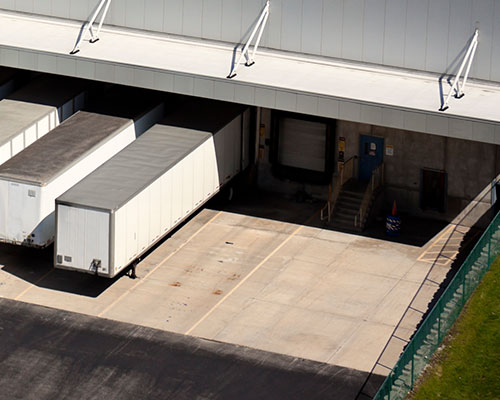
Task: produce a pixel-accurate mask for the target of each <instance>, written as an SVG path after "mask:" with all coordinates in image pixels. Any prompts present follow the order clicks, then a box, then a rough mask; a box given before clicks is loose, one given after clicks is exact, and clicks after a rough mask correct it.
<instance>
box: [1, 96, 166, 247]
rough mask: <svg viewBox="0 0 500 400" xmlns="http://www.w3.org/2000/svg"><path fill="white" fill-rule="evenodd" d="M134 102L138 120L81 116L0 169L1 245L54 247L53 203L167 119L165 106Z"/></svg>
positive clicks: (135, 116)
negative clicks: (144, 133) (6, 243)
mask: <svg viewBox="0 0 500 400" xmlns="http://www.w3.org/2000/svg"><path fill="white" fill-rule="evenodd" d="M133 101H134V102H136V103H138V104H137V107H136V108H137V109H136V110H135V114H132V115H130V117H134V119H131V118H130V117H129V118H123V117H116V116H113V115H109V114H99V113H94V112H87V111H80V112H78V113H76V114H75V115H74V116H72V117H71V118H69V119H68V120H67V121H65V122H64V123H62V124H61V125H59V126H58V127H57V128H55V129H54V130H52V131H51V132H50V133H48V134H47V135H45V136H44V137H43V138H41V139H39V140H38V141H37V142H35V143H34V144H32V145H31V146H29V147H28V148H26V149H25V150H24V151H22V152H21V153H19V154H17V155H16V156H14V157H13V158H11V159H10V160H9V161H7V162H6V163H4V164H3V165H2V166H0V241H2V242H8V243H12V244H18V245H24V246H30V247H39V248H43V247H46V246H48V245H49V244H51V243H52V242H53V240H54V233H55V226H54V208H55V199H56V198H57V197H58V196H60V195H61V194H62V193H64V192H65V191H66V190H68V189H69V188H70V187H71V186H73V185H74V184H75V183H77V182H78V181H80V180H81V179H83V178H84V177H85V176H87V175H88V174H89V173H91V172H92V171H94V170H95V169H96V168H97V167H99V166H100V165H102V164H103V163H104V162H105V161H107V160H108V159H109V158H111V157H112V156H114V155H115V154H116V153H118V152H119V151H120V150H122V149H123V148H124V147H126V146H127V145H128V144H130V143H131V142H133V141H134V140H135V139H136V137H137V135H140V134H141V133H143V132H144V131H145V130H147V129H149V128H150V127H151V126H152V125H154V123H156V122H157V121H158V120H160V119H161V118H162V117H163V113H164V105H163V103H160V104H158V103H157V104H155V105H154V106H152V107H151V106H149V108H147V109H146V111H145V110H144V108H145V106H143V105H141V104H140V102H141V101H140V99H134V100H133Z"/></svg>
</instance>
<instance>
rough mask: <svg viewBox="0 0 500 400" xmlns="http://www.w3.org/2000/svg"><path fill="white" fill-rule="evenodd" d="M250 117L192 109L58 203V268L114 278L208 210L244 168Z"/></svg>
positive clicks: (221, 106) (222, 109)
mask: <svg viewBox="0 0 500 400" xmlns="http://www.w3.org/2000/svg"><path fill="white" fill-rule="evenodd" d="M245 109H246V107H242V106H238V105H233V104H229V103H219V102H210V101H201V102H200V101H196V102H195V101H191V102H188V103H187V104H184V105H183V106H182V108H181V109H177V110H173V111H171V115H170V116H168V117H167V118H166V119H165V120H163V121H162V122H161V123H159V124H157V125H155V126H154V127H152V128H151V129H150V130H148V131H147V132H146V133H144V134H143V135H142V136H141V137H140V138H139V139H138V140H136V141H135V142H133V143H132V144H130V145H129V146H128V147H127V148H125V149H124V150H123V151H121V152H119V153H118V154H117V155H116V156H115V157H113V158H111V159H110V160H109V161H108V162H107V163H105V164H104V165H103V166H102V167H100V168H98V169H97V170H95V171H94V172H93V173H91V174H90V175H89V176H87V177H86V178H85V179H83V180H82V181H81V182H78V183H77V184H76V185H75V186H73V187H72V188H71V189H70V190H68V191H67V192H66V193H64V194H63V195H62V196H61V197H59V198H57V199H56V242H55V254H56V256H55V266H56V267H58V268H66V269H73V270H76V271H81V272H87V273H92V274H98V275H100V276H105V277H108V278H112V277H114V276H115V275H116V274H118V273H119V272H120V271H121V270H123V269H124V268H125V267H127V266H128V265H129V264H130V263H131V262H133V261H134V260H135V259H137V258H138V257H139V256H140V255H142V254H143V253H144V252H146V251H147V250H148V249H149V248H150V247H151V246H152V245H153V244H154V243H156V242H157V241H158V240H160V239H161V238H162V237H163V236H165V235H166V234H168V232H170V231H171V230H172V229H174V228H175V227H176V226H178V225H179V224H181V223H182V222H183V221H184V220H185V219H186V218H188V217H189V216H190V215H191V214H192V213H193V212H194V211H195V210H196V209H198V208H200V207H201V206H203V204H205V202H206V201H207V200H209V199H210V198H211V197H213V196H214V195H215V194H216V193H217V192H218V191H219V190H220V189H221V188H222V187H223V186H224V185H225V184H226V183H228V182H229V181H230V180H231V179H232V178H233V177H235V176H236V175H237V174H238V173H239V172H240V171H241V169H242V168H244V167H245V166H244V165H242V159H243V160H245V159H248V157H242V150H241V149H242V136H243V132H244V129H243V121H244V114H243V113H244V111H245ZM193 115H195V116H196V117H195V118H193V117H192V116H193Z"/></svg>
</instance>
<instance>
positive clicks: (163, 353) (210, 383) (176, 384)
mask: <svg viewBox="0 0 500 400" xmlns="http://www.w3.org/2000/svg"><path fill="white" fill-rule="evenodd" d="M0 321H1V322H0V366H1V369H2V374H0V385H1V387H2V391H1V394H0V398H4V399H14V398H23V399H51V400H55V399H63V398H79V399H96V398H106V399H107V400H112V399H120V400H127V399H137V398H143V399H146V398H147V399H196V398H203V399H239V400H243V399H311V400H313V399H337V400H348V399H349V400H351V399H353V398H354V397H355V395H356V393H357V391H358V390H359V387H360V385H361V384H362V383H363V381H364V380H365V378H366V375H367V373H366V372H361V371H357V370H353V369H348V368H344V367H339V366H334V365H328V364H324V363H319V362H314V361H309V360H304V359H299V358H296V357H289V356H285V355H280V354H275V353H269V352H265V351H260V350H255V349H251V348H248V347H242V346H237V345H230V344H225V343H219V342H214V341H209V340H203V339H199V338H195V337H191V336H184V335H179V334H175V333H169V332H164V331H159V330H154V329H150V328H145V327H140V326H134V325H130V324H125V323H120V322H115V321H110V320H105V319H100V318H94V317H89V316H85V315H81V314H74V313H69V312H65V311H59V310H54V309H50V308H45V307H40V306H34V305H30V304H26V303H21V302H15V301H12V300H6V299H0ZM380 378H381V381H382V380H383V377H380Z"/></svg>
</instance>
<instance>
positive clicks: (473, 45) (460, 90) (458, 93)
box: [439, 29, 479, 111]
mask: <svg viewBox="0 0 500 400" xmlns="http://www.w3.org/2000/svg"><path fill="white" fill-rule="evenodd" d="M478 37H479V30H478V29H476V30H475V31H474V36H473V37H472V40H471V42H470V45H469V48H468V49H467V52H466V53H465V57H464V59H463V61H462V64H461V65H460V69H459V70H458V74H457V76H455V79H454V80H453V84H452V86H451V90H450V92H449V93H448V96H447V97H446V100H445V101H444V102H443V105H442V106H441V108H440V109H439V111H446V110H447V109H448V108H449V106H448V102H449V101H450V98H451V96H452V95H453V94H455V98H457V99H461V98H462V97H464V96H465V92H464V89H465V84H466V83H467V78H468V77H469V72H470V67H471V65H472V60H473V59H474V55H475V54H476V49H477V44H478ZM465 65H467V68H466V70H465V75H464V79H463V82H462V84H460V76H461V75H462V72H463V70H464V68H465Z"/></svg>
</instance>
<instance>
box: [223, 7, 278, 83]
mask: <svg viewBox="0 0 500 400" xmlns="http://www.w3.org/2000/svg"><path fill="white" fill-rule="evenodd" d="M269 3H270V2H269V0H268V1H267V2H266V5H265V6H264V9H263V10H262V13H261V14H260V17H259V19H258V20H257V23H256V24H255V27H254V28H253V31H252V34H251V35H250V38H249V39H248V41H247V43H246V44H245V47H244V48H243V51H242V52H241V55H240V58H238V62H236V63H235V64H233V68H232V69H231V72H230V73H229V75H228V76H227V77H228V78H229V79H231V78H234V77H235V76H236V70H237V69H238V67H239V66H240V64H241V62H242V61H243V57H245V58H246V62H245V65H246V66H247V67H250V66H252V65H254V64H255V61H254V58H255V53H257V49H258V48H259V44H260V40H261V39H262V33H263V32H264V28H265V27H266V23H267V19H268V18H269ZM259 28H260V30H259ZM257 31H259V34H258V36H257V41H256V42H255V45H254V47H253V51H252V55H250V54H249V49H250V44H251V43H252V40H253V38H254V37H255V34H256V33H257Z"/></svg>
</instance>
